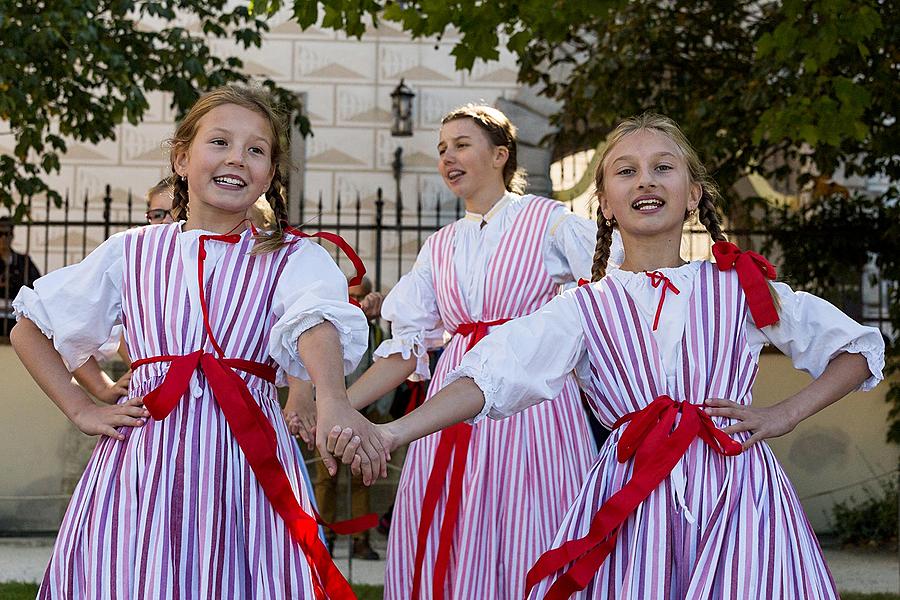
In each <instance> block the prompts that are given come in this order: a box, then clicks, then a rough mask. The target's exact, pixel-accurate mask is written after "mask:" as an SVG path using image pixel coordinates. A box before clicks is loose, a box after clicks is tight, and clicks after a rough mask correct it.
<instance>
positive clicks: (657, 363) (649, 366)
mask: <svg viewBox="0 0 900 600" xmlns="http://www.w3.org/2000/svg"><path fill="white" fill-rule="evenodd" d="M596 187H597V196H598V199H599V201H600V209H601V210H600V215H599V216H598V221H599V222H598V234H597V247H596V253H595V262H594V269H593V279H594V282H593V283H591V284H590V285H585V286H582V287H579V288H577V289H575V290H571V291H569V292H566V293H564V294H563V295H561V296H560V297H558V298H556V299H554V300H553V301H551V302H550V303H548V304H547V305H546V306H544V307H543V308H542V309H541V310H539V311H537V312H536V313H534V314H532V315H530V316H527V317H524V318H522V319H519V320H516V321H513V322H511V323H508V324H506V325H503V326H501V327H498V328H497V329H496V330H494V331H493V332H492V333H491V334H490V335H488V336H487V338H485V339H484V340H483V341H482V342H481V343H480V344H479V345H478V346H477V347H476V348H474V349H473V350H472V351H471V352H469V353H468V354H467V355H466V357H465V358H464V359H463V360H462V363H461V365H460V367H459V368H457V369H455V370H454V371H453V372H452V373H451V374H450V375H449V377H448V378H447V382H448V385H446V387H444V389H443V390H442V391H441V392H440V393H438V394H437V395H436V396H434V397H433V398H432V399H431V401H430V402H427V403H425V404H424V405H423V406H422V407H420V408H419V409H417V410H415V411H413V412H412V413H411V414H409V415H407V416H406V417H404V418H402V419H400V420H398V421H396V422H394V423H390V424H387V425H384V426H382V429H383V431H384V433H385V435H386V437H388V438H390V440H391V446H392V447H393V446H394V445H398V444H403V443H406V442H408V441H410V440H412V439H416V438H418V437H421V436H423V435H427V434H428V433H430V432H432V431H436V430H439V429H441V428H444V427H448V426H451V425H453V424H454V423H458V422H460V421H463V420H466V419H472V420H474V422H475V423H480V422H482V420H483V419H484V418H485V417H489V418H490V419H506V418H509V417H512V416H513V415H515V414H517V413H519V412H520V411H523V410H531V409H532V408H531V407H534V406H535V405H538V406H540V405H541V403H542V402H543V401H545V400H548V399H551V398H554V397H555V395H556V394H558V393H559V390H560V389H561V387H562V385H563V382H564V381H565V380H566V377H567V374H568V373H569V372H571V371H572V369H576V372H577V375H578V378H579V381H580V383H581V387H582V389H583V390H584V391H585V393H586V395H587V397H588V399H589V401H590V403H591V407H592V409H593V411H594V413H595V414H596V416H597V418H598V419H599V420H600V421H601V422H602V423H603V424H604V425H606V426H607V427H609V428H610V429H612V434H611V435H610V437H609V439H608V440H607V441H606V443H605V444H604V445H603V447H602V448H601V449H600V452H599V455H598V456H597V458H596V460H595V462H594V465H593V467H592V468H591V470H590V472H589V474H588V475H587V477H586V478H585V480H584V482H583V485H582V487H581V491H580V492H579V493H578V495H577V497H576V498H575V499H574V501H573V503H572V505H571V507H570V509H569V511H568V513H567V515H566V517H565V518H564V519H563V521H562V524H561V526H560V529H559V531H558V532H557V534H556V537H555V540H554V541H553V543H552V544H550V545H549V546H548V547H547V548H546V549H545V550H546V552H545V553H544V554H543V555H542V556H541V557H540V558H539V559H538V560H537V561H536V562H535V563H534V565H533V566H532V567H531V569H530V571H529V573H528V576H527V586H526V587H527V591H528V593H529V594H530V595H529V597H530V598H533V599H543V598H549V599H554V600H558V599H562V598H569V597H577V598H579V599H593V600H601V599H602V600H605V599H606V598H618V599H626V600H648V599H654V600H669V599H679V600H681V599H693V598H716V599H729V600H746V599H747V598H806V599H836V598H837V597H838V595H837V592H836V590H835V587H834V582H833V581H832V578H831V575H830V573H829V571H828V567H827V566H826V564H825V560H824V558H823V556H822V551H821V549H820V547H819V544H818V542H817V540H816V537H815V535H814V534H813V532H812V529H811V528H810V526H809V523H808V522H807V520H806V518H805V516H804V515H803V510H802V507H801V506H800V502H799V500H798V499H797V495H796V493H795V492H794V489H793V487H792V486H791V484H790V482H789V481H788V479H787V477H786V476H785V473H784V471H783V470H782V469H781V467H780V466H779V464H778V461H777V460H776V459H775V457H774V455H773V454H772V451H771V450H770V449H769V447H768V445H767V444H766V443H765V439H767V438H771V437H776V436H780V435H783V434H786V433H788V432H790V431H791V430H792V429H793V428H794V427H795V426H796V425H797V423H799V422H800V421H801V420H803V419H805V418H807V417H809V416H811V415H813V414H815V413H816V412H818V411H819V410H822V409H823V408H825V407H826V406H828V405H829V404H831V403H833V402H836V401H837V400H839V399H840V398H842V397H843V396H845V395H846V394H848V393H849V392H851V391H853V390H869V389H871V388H872V387H874V386H875V385H876V384H877V383H878V382H879V381H880V380H881V379H882V368H883V365H884V342H883V340H882V337H881V334H880V333H879V332H878V330H876V329H873V328H871V327H863V326H861V325H859V324H858V323H856V322H854V321H853V320H852V319H850V318H849V317H847V316H846V315H844V314H843V313H841V312H840V311H839V310H838V309H837V308H835V307H834V306H832V305H831V304H829V303H827V302H826V301H824V300H822V299H820V298H817V297H815V296H812V295H810V294H806V293H803V292H794V291H792V290H791V289H790V288H789V287H788V286H786V285H784V284H783V283H774V284H772V290H773V291H774V294H775V295H776V296H777V298H778V301H779V302H778V304H779V308H778V309H777V310H776V307H775V302H773V298H772V295H771V294H770V290H769V288H768V287H767V281H768V280H769V279H772V278H774V268H773V267H771V265H769V263H768V262H767V261H766V260H765V259H764V258H763V257H761V256H759V255H757V254H753V253H750V252H742V251H741V250H739V249H738V248H737V247H735V246H734V245H732V244H729V243H728V242H726V241H724V235H723V234H722V231H721V227H720V225H719V220H718V217H717V215H716V208H715V201H716V199H717V197H718V194H717V192H716V188H715V186H714V185H713V184H712V182H711V181H709V179H708V178H707V176H706V173H705V171H704V169H703V167H702V165H701V163H700V161H699V160H698V158H697V155H696V153H695V152H694V150H693V149H692V148H691V146H690V145H689V143H688V142H687V140H686V139H685V137H684V135H683V134H682V133H681V131H680V130H679V128H678V127H677V126H676V125H675V123H673V122H672V121H671V120H669V119H668V118H666V117H662V116H659V115H654V114H645V115H642V116H640V117H635V118H632V119H628V120H626V121H625V122H623V123H622V124H621V125H619V126H618V127H617V128H616V129H615V130H614V131H613V132H612V134H611V137H610V143H609V144H608V146H607V147H606V149H605V151H604V153H603V156H602V159H601V161H600V164H599V166H598V168H597V173H596ZM695 210H696V211H698V213H699V219H700V222H701V223H703V224H704V226H705V227H706V228H707V230H708V231H709V233H710V237H711V238H712V240H713V241H715V244H714V246H713V254H714V256H715V262H711V261H705V260H698V261H692V262H687V261H685V260H684V259H683V258H682V257H681V255H680V247H681V237H682V231H683V224H684V221H685V219H686V218H687V217H688V216H689V215H690V214H691V212H692V211H695ZM614 231H618V232H620V233H621V236H622V242H623V244H624V246H625V257H624V261H623V262H622V265H621V268H620V269H616V270H613V271H610V272H607V271H606V269H605V265H604V261H605V258H606V257H607V255H608V252H609V246H610V239H611V235H612V234H613V232H614ZM604 275H605V276H604ZM766 344H772V345H774V346H776V347H778V348H779V349H780V350H781V351H782V352H784V353H785V354H786V355H788V356H789V357H790V358H791V359H792V361H793V363H794V365H795V367H796V368H798V369H801V370H803V371H806V372H807V373H809V374H810V375H812V377H813V381H812V382H811V383H810V384H809V385H808V386H807V387H806V388H804V389H803V390H801V391H799V392H797V393H796V394H793V395H791V396H789V397H788V398H785V399H784V400H782V401H781V402H779V403H777V404H775V405H773V406H769V407H755V406H753V404H752V398H751V389H752V385H753V381H754V379H755V377H756V373H757V368H758V363H759V354H760V351H761V349H762V347H763V346H764V345H766ZM548 404H549V403H548ZM335 442H340V439H339V438H335ZM335 448H336V451H338V452H340V451H341V450H343V449H344V448H343V447H342V445H341V444H340V443H336V444H335ZM560 483H561V482H559V481H554V482H552V484H553V486H558V485H560ZM553 486H551V487H550V488H549V489H551V490H552V489H553ZM475 576H477V574H475V573H473V577H475Z"/></svg>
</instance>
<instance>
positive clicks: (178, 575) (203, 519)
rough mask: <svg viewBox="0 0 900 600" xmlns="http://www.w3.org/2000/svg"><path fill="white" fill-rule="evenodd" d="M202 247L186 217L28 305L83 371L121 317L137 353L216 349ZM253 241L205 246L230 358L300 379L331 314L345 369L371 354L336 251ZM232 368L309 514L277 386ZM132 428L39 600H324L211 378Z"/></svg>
mask: <svg viewBox="0 0 900 600" xmlns="http://www.w3.org/2000/svg"><path fill="white" fill-rule="evenodd" d="M198 237H199V232H196V231H188V232H181V231H180V224H177V223H176V224H174V225H170V226H151V227H144V228H140V229H136V230H131V231H128V232H125V233H124V234H119V235H116V236H114V237H113V238H111V239H110V240H108V241H107V242H105V243H104V244H103V245H102V246H101V247H100V248H98V250H97V251H95V252H94V253H92V254H91V255H90V256H89V257H88V258H87V259H86V260H85V261H84V262H82V263H80V264H78V265H74V266H72V267H67V268H65V269H61V270H59V271H56V272H54V273H51V274H49V275H47V276H46V277H44V278H41V279H39V280H38V281H37V282H36V283H35V290H34V291H32V290H27V291H26V292H25V293H24V294H23V295H20V297H19V299H18V300H17V307H16V308H17V310H18V311H19V313H20V314H23V315H26V316H28V317H29V318H30V319H32V320H33V321H35V322H36V323H37V324H38V325H39V326H40V327H41V329H42V330H43V331H44V332H45V334H47V335H48V337H49V336H52V337H53V339H54V343H55V344H56V346H57V348H58V349H59V350H60V352H61V354H62V355H63V357H64V359H65V360H66V362H67V363H68V364H69V365H73V366H77V365H79V364H81V362H83V359H84V358H85V357H86V356H89V355H90V352H91V351H92V350H91V348H92V347H94V345H95V344H96V342H97V340H98V339H99V338H100V337H104V335H103V333H102V332H108V331H109V329H110V326H111V325H112V322H111V321H115V320H117V319H120V320H121V321H122V322H123V323H124V325H125V329H126V332H127V333H126V336H127V345H128V350H129V354H130V355H131V356H132V357H134V358H135V359H142V358H148V357H156V356H161V355H185V354H189V353H191V352H194V351H196V350H199V349H203V350H205V351H208V352H213V348H212V344H211V341H210V339H209V336H208V334H207V332H206V330H205V327H204V321H203V318H202V315H201V311H200V307H199V304H198V302H199V300H198V292H199V284H198V263H197V255H198V243H197V240H198ZM253 243H254V241H253V238H252V236H251V235H250V234H249V233H248V232H245V233H244V234H242V235H241V236H240V239H239V240H238V241H237V243H218V242H214V241H213V242H208V243H207V244H206V251H207V257H206V260H205V268H204V273H205V279H204V282H203V286H204V295H205V298H206V304H207V306H208V309H209V321H210V325H211V329H212V332H213V335H214V337H215V340H216V341H217V342H218V343H219V344H220V345H221V347H222V350H223V351H224V355H225V356H226V357H229V358H242V359H246V360H251V361H255V362H259V363H265V364H268V365H271V366H272V367H275V366H276V365H277V364H278V365H280V366H282V367H283V368H284V369H285V370H286V371H288V372H290V373H291V374H294V375H297V376H300V377H302V376H304V375H305V370H304V369H303V367H302V365H301V364H300V363H299V361H298V360H297V358H296V351H292V350H290V348H291V346H292V345H293V346H294V347H296V339H297V337H298V336H299V335H300V333H302V331H304V330H305V329H308V328H309V327H310V326H312V325H314V324H316V323H318V322H321V321H322V320H323V319H328V320H332V321H335V322H337V323H338V329H339V331H340V332H341V338H342V343H343V344H344V347H345V363H346V364H345V367H347V368H352V367H351V364H353V363H354V362H355V360H358V357H359V355H360V354H361V353H362V351H363V350H364V349H365V344H366V342H365V338H366V334H367V328H366V322H365V318H364V317H363V316H362V313H361V312H360V311H359V310H358V309H356V308H354V307H351V306H350V305H349V304H348V303H347V302H346V280H345V279H344V276H343V275H342V274H341V272H340V270H339V269H338V268H337V267H336V266H335V265H334V263H333V262H332V261H331V259H330V258H328V256H327V254H326V253H325V251H324V250H323V249H321V248H319V247H318V246H316V245H314V244H311V243H309V242H306V241H298V242H296V243H294V244H291V245H288V246H285V247H284V248H282V249H281V250H279V251H277V252H273V253H270V254H264V255H259V256H250V255H249V254H248V253H249V251H250V250H251V248H252V246H253ZM61 307H67V312H63V311H61V310H60V309H61ZM356 313H359V314H358V317H357V316H356ZM360 327H361V329H360ZM354 355H356V356H355V357H354ZM275 359H277V360H278V362H277V363H276V360H275ZM169 364H170V363H168V362H159V363H153V364H147V365H144V366H140V367H137V368H136V370H135V372H134V374H133V377H132V380H131V386H130V389H129V396H130V397H135V396H144V395H146V394H147V393H149V392H150V391H152V390H154V389H156V388H157V387H158V386H159V385H160V383H161V382H162V381H163V378H164V376H165V375H166V373H167V371H168V369H169ZM236 372H237V373H238V375H239V376H241V378H242V379H243V380H244V381H245V382H246V384H247V386H248V388H249V390H250V394H251V396H252V398H253V399H254V400H255V401H256V402H258V404H259V406H260V408H261V409H262V412H263V414H264V415H265V417H266V419H267V420H268V421H269V422H270V423H271V424H272V426H274V429H275V434H276V442H277V450H276V454H277V458H278V460H279V462H280V463H281V465H282V466H283V468H284V471H285V473H286V475H287V478H288V480H289V482H290V487H291V489H292V490H293V493H294V495H295V497H296V498H297V499H298V501H299V503H300V506H301V507H302V508H303V509H304V510H305V511H306V512H307V513H309V512H310V501H309V497H308V491H307V488H306V486H305V485H304V483H303V479H302V474H301V467H300V465H301V462H302V460H303V459H302V457H301V455H300V452H299V450H298V447H297V445H296V443H294V441H293V440H292V439H291V436H290V435H289V434H288V432H287V429H286V426H285V424H284V420H283V418H282V417H281V411H280V407H279V404H278V398H277V395H276V391H275V387H274V386H273V385H272V384H271V383H269V382H267V381H265V380H263V379H261V378H259V377H257V376H254V375H250V374H248V373H245V372H243V371H239V370H237V371H236ZM121 431H122V432H123V433H124V434H125V436H126V438H125V440H124V441H121V442H119V441H116V440H114V439H111V438H107V437H102V438H100V439H99V441H98V443H97V446H96V448H95V450H94V453H93V455H92V457H91V459H90V462H89V463H88V465H87V468H86V470H85V472H84V475H83V476H82V478H81V480H80V482H79V484H78V486H77V488H76V489H75V492H74V494H73V496H72V500H71V502H70V504H69V507H68V510H67V511H66V514H65V517H64V519H63V523H62V526H61V528H60V532H59V535H58V538H57V541H56V545H55V547H54V549H53V554H52V557H51V559H50V564H49V565H48V567H47V571H46V573H45V576H44V580H43V582H42V584H41V589H40V592H39V597H40V598H58V599H61V598H67V599H78V600H84V599H100V598H122V599H126V598H127V599H135V600H136V599H142V598H145V599H147V600H150V599H152V600H160V599H172V600H177V599H184V598H210V599H212V598H216V599H219V598H273V599H274V598H278V599H294V598H304V599H310V600H311V599H313V598H314V597H315V596H314V590H313V584H312V579H311V571H310V562H309V560H308V558H307V556H306V555H305V554H304V552H303V550H302V549H301V547H300V545H298V544H297V543H296V542H295V541H293V539H292V538H291V536H290V534H289V532H288V530H287V528H286V526H285V522H284V521H283V519H282V518H281V517H280V516H279V515H278V514H277V513H276V512H275V510H274V509H273V507H272V505H271V503H270V501H269V499H268V498H267V497H266V495H265V493H264V492H263V489H262V488H261V487H260V484H259V481H258V480H257V478H256V475H255V474H254V473H253V471H251V469H250V467H249V465H248V463H247V460H246V458H245V456H244V453H243V452H242V450H241V448H240V447H239V446H238V444H237V442H236V441H235V438H234V436H233V434H232V431H231V428H230V426H229V424H228V423H227V422H226V420H225V418H224V416H223V413H222V410H221V409H220V408H219V405H218V404H217V402H216V400H215V399H214V398H213V395H212V393H211V391H210V387H209V385H208V384H207V380H206V378H205V377H204V375H203V374H202V373H201V372H200V371H196V372H194V374H193V376H192V377H191V381H190V384H189V391H188V393H186V394H185V395H184V396H183V397H182V398H181V400H180V401H178V403H177V404H176V406H175V408H174V410H173V411H172V412H171V414H169V415H168V416H167V417H166V418H165V419H162V420H159V421H157V420H155V419H153V418H150V419H148V420H147V422H146V424H145V425H143V426H142V427H137V428H122V430H121Z"/></svg>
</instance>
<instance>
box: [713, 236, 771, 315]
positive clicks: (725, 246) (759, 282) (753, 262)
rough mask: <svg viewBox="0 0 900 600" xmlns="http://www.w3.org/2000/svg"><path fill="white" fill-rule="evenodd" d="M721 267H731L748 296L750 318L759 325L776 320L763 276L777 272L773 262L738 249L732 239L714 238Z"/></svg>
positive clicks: (715, 254) (714, 254)
mask: <svg viewBox="0 0 900 600" xmlns="http://www.w3.org/2000/svg"><path fill="white" fill-rule="evenodd" d="M712 252H713V256H715V258H716V265H717V266H718V267H719V270H720V271H728V270H730V269H734V270H735V271H736V272H737V275H738V281H739V282H740V284H741V288H743V290H744V296H745V297H746V298H747V306H748V307H749V308H750V315H751V316H752V317H753V322H754V323H755V324H756V326H757V327H758V328H760V329H762V328H763V327H766V326H768V325H774V324H775V323H777V322H778V311H777V310H776V308H775V301H774V300H773V299H772V292H771V291H770V290H769V284H768V283H767V281H766V280H773V279H775V277H776V276H777V273H776V272H775V266H774V265H773V264H772V263H770V262H769V261H768V260H766V259H765V257H764V256H762V255H760V254H757V253H756V252H751V251H750V250H741V249H740V248H738V247H737V246H735V245H734V244H732V243H731V242H716V243H715V244H713V247H712Z"/></svg>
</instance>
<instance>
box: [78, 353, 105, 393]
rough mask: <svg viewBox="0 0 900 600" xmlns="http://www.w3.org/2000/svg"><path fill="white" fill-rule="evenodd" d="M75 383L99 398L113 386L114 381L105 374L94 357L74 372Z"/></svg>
mask: <svg viewBox="0 0 900 600" xmlns="http://www.w3.org/2000/svg"><path fill="white" fill-rule="evenodd" d="M72 375H73V376H74V377H75V381H77V382H78V383H79V384H81V387H83V388H84V389H85V390H87V391H88V393H89V394H91V395H92V396H94V397H97V396H98V395H99V394H100V393H101V392H102V391H103V390H104V389H106V388H107V387H109V386H111V385H113V380H112V379H110V378H109V375H107V374H106V373H104V372H103V369H101V368H100V365H99V364H98V363H97V360H96V359H95V358H94V357H93V356H92V357H91V358H89V359H88V360H87V362H86V363H84V364H83V365H81V366H80V367H78V368H77V369H75V370H74V371H72Z"/></svg>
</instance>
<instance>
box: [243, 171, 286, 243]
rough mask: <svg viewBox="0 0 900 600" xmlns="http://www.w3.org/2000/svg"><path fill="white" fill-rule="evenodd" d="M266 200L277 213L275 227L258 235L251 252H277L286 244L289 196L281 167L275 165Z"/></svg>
mask: <svg viewBox="0 0 900 600" xmlns="http://www.w3.org/2000/svg"><path fill="white" fill-rule="evenodd" d="M266 200H268V201H269V206H271V207H272V211H273V212H274V213H275V228H274V230H273V231H272V232H270V233H260V234H259V235H257V236H256V243H255V244H253V250H251V252H250V254H254V255H255V254H266V253H268V252H275V251H276V250H278V249H279V248H281V247H282V246H283V245H284V224H285V223H287V219H288V215H287V198H286V188H285V186H284V183H283V181H282V175H281V168H280V167H278V166H277V165H276V166H275V173H274V175H272V183H271V184H269V189H268V190H266Z"/></svg>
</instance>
